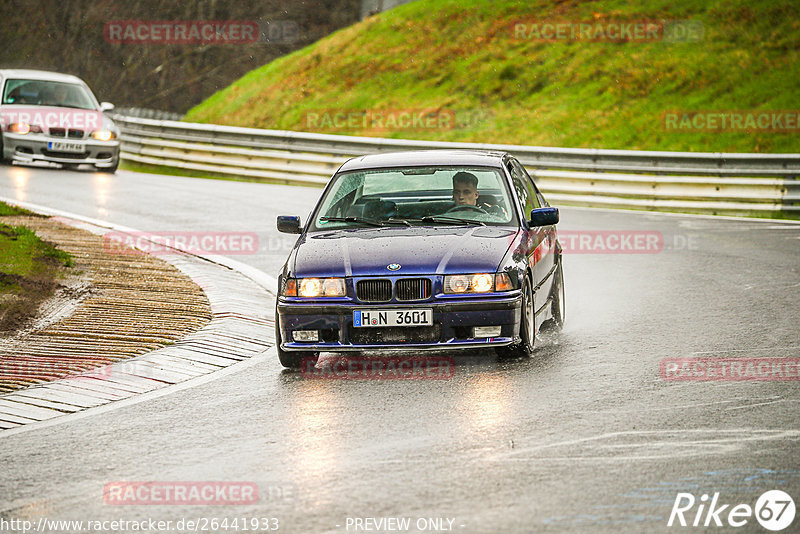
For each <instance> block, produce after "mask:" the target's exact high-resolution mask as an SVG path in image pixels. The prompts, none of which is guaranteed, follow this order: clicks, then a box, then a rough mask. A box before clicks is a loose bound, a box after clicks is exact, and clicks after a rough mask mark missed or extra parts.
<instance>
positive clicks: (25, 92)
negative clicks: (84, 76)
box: [3, 79, 96, 109]
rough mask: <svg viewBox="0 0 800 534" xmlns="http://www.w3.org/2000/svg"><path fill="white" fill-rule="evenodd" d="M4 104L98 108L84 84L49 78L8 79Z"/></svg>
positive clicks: (4, 90)
mask: <svg viewBox="0 0 800 534" xmlns="http://www.w3.org/2000/svg"><path fill="white" fill-rule="evenodd" d="M3 104H22V105H26V106H57V107H65V108H76V109H96V103H95V101H94V98H92V95H91V94H90V93H89V91H88V90H87V89H86V88H85V87H84V86H82V85H78V84H73V83H62V82H51V81H47V80H21V79H10V80H8V81H7V82H6V85H5V88H4V89H3Z"/></svg>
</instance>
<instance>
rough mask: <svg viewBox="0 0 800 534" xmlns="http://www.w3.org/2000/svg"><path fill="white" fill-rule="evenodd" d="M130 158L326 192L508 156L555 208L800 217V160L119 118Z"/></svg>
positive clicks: (125, 154)
mask: <svg viewBox="0 0 800 534" xmlns="http://www.w3.org/2000/svg"><path fill="white" fill-rule="evenodd" d="M113 118H114V121H115V122H116V123H117V124H118V125H119V127H120V129H121V140H122V158H123V159H125V160H128V161H134V162H138V163H144V164H150V165H161V166H168V167H174V168H179V169H186V170H193V171H205V172H209V173H214V174H226V175H237V176H246V177H251V178H260V179H265V180H270V181H278V182H285V183H292V184H304V185H323V184H325V183H327V181H328V179H329V178H330V176H331V175H332V174H333V172H335V170H336V169H337V168H338V167H339V166H340V165H341V164H342V163H343V162H344V161H346V160H347V159H348V158H349V157H352V156H357V155H362V154H372V153H378V152H388V151H398V150H430V149H445V148H451V149H453V148H455V149H483V150H501V151H507V152H510V153H512V154H514V155H515V156H517V158H519V160H520V161H521V162H522V163H523V164H524V165H525V167H526V168H527V169H528V171H529V172H530V173H531V175H532V176H533V177H534V179H535V180H536V181H537V183H538V184H539V185H540V187H541V189H542V191H543V192H544V193H545V195H546V196H547V198H548V200H550V202H551V203H552V204H554V205H572V206H595V207H614V208H627V209H646V210H656V211H680V212H691V213H709V214H726V215H751V216H752V215H758V216H773V217H775V216H777V217H785V216H790V217H797V216H800V180H799V179H798V176H800V154H735V153H700V152H698V153H694V152H656V151H637V150H605V149H583V148H552V147H536V146H520V145H499V144H480V143H453V142H439V141H418V140H405V139H383V138H373V137H350V136H344V135H329V134H313V133H305V132H291V131H281V130H259V129H254V128H238V127H232V126H219V125H213V124H195V123H188V122H178V121H168V120H153V119H146V118H139V117H130V116H123V115H119V114H115V115H113Z"/></svg>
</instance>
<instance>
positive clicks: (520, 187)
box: [508, 160, 536, 220]
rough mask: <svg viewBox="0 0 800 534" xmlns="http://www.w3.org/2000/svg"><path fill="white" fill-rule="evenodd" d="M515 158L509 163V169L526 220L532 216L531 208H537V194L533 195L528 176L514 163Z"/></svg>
mask: <svg viewBox="0 0 800 534" xmlns="http://www.w3.org/2000/svg"><path fill="white" fill-rule="evenodd" d="M514 163H516V162H515V160H511V161H510V162H509V164H508V170H509V171H510V172H511V181H512V182H513V183H514V189H515V190H516V192H517V197H519V201H520V204H521V206H522V211H523V213H524V214H525V220H528V219H529V218H530V216H531V210H532V209H534V208H536V200H534V199H536V196H535V195H533V196H532V195H531V190H530V187H529V186H528V178H527V176H526V175H525V174H524V173H523V172H522V168H521V166H520V165H519V164H518V163H517V164H516V165H514Z"/></svg>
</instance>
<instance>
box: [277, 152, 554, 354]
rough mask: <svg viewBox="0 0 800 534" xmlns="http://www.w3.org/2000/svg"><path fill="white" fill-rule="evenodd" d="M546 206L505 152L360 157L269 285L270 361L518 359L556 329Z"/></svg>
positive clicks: (334, 184) (341, 173) (300, 228)
mask: <svg viewBox="0 0 800 534" xmlns="http://www.w3.org/2000/svg"><path fill="white" fill-rule="evenodd" d="M556 223H558V209H557V208H553V207H550V206H549V205H548V204H547V202H546V201H545V199H544V197H543V196H542V194H541V193H540V192H539V190H538V189H537V187H536V185H535V184H534V182H533V180H532V179H531V177H530V176H529V175H528V173H527V172H526V170H525V168H524V167H523V166H522V165H521V164H520V163H519V161H517V159H516V158H514V157H513V156H511V155H509V154H507V153H504V152H488V151H472V150H432V151H418V152H397V153H389V154H378V155H369V156H361V157H357V158H353V159H351V160H349V161H347V162H346V163H345V164H344V165H342V166H341V168H339V170H338V171H337V172H336V173H335V174H334V176H333V178H332V179H331V180H330V182H329V183H328V185H327V187H326V188H325V191H324V192H323V194H322V197H321V198H320V200H319V202H318V204H317V206H316V207H315V208H314V210H313V211H312V213H311V216H310V218H309V220H307V221H305V224H302V223H301V220H300V217H297V216H280V217H278V230H279V231H281V232H285V233H294V234H299V238H298V240H297V242H296V244H295V245H294V247H293V249H292V251H291V253H290V254H289V257H288V259H287V261H286V263H285V265H284V266H283V269H282V271H281V273H280V274H279V278H278V283H279V295H278V299H277V310H276V316H275V317H276V320H275V325H276V328H275V329H276V340H277V348H278V356H279V358H280V361H281V364H283V366H284V367H289V368H298V367H300V366H301V364H302V365H308V362H309V361H311V362H312V363H313V362H314V361H316V358H318V356H319V353H320V352H344V351H364V352H373V351H386V350H390V351H396V350H410V351H415V352H419V351H425V350H432V349H436V350H443V349H444V350H452V351H457V350H461V349H475V348H487V347H493V348H495V350H496V351H497V353H498V355H499V356H501V357H517V356H528V355H530V354H531V352H532V351H533V346H534V341H535V339H536V332H537V331H538V330H539V329H540V328H546V327H555V328H560V327H561V325H562V324H563V321H564V275H563V270H562V260H561V258H562V255H561V252H562V250H561V246H560V244H559V242H558V236H557V234H556V227H555V225H556Z"/></svg>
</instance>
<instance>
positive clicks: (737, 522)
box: [667, 490, 795, 532]
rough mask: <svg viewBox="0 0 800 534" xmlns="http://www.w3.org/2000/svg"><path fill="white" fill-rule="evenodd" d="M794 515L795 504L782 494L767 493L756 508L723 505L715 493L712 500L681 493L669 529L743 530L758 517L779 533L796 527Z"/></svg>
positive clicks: (763, 523)
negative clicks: (713, 528) (791, 526)
mask: <svg viewBox="0 0 800 534" xmlns="http://www.w3.org/2000/svg"><path fill="white" fill-rule="evenodd" d="M695 505H696V507H695ZM794 515H795V506H794V501H793V500H792V498H791V497H790V496H789V494H788V493H786V492H783V491H781V490H770V491H766V492H764V493H763V494H762V495H761V496H760V497H759V498H758V500H757V501H756V505H755V507H751V506H750V505H749V504H744V503H742V504H737V505H731V504H721V503H720V502H719V493H714V495H713V496H711V497H709V496H708V495H707V494H703V495H702V496H701V497H700V499H699V500H698V499H695V496H694V495H692V494H691V493H678V496H677V497H675V503H674V504H673V505H672V512H670V514H669V521H667V526H668V527H671V526H673V525H675V526H678V525H680V526H682V527H686V526H692V527H701V526H702V527H712V526H713V527H722V526H729V527H743V526H745V525H747V524H748V522H750V520H751V519H752V518H753V516H755V518H756V521H758V523H759V524H760V525H761V526H762V527H764V528H765V529H767V530H771V531H773V532H778V531H780V530H783V529H785V528H787V527H788V526H789V525H791V524H792V521H794ZM676 520H677V521H676Z"/></svg>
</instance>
